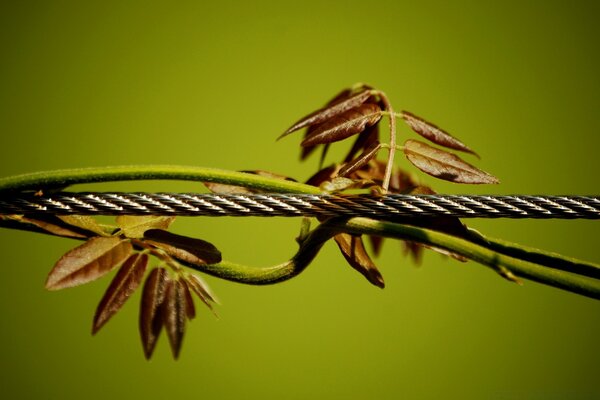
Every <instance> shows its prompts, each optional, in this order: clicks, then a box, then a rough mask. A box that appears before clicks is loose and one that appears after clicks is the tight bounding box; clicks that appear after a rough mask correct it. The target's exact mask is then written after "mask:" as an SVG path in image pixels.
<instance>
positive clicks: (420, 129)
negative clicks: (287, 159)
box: [278, 84, 498, 287]
mask: <svg viewBox="0 0 600 400" xmlns="http://www.w3.org/2000/svg"><path fill="white" fill-rule="evenodd" d="M386 114H387V115H389V116H390V122H392V121H393V119H394V118H396V117H401V118H402V119H403V120H404V121H405V122H406V123H407V125H408V127H409V128H410V129H411V130H412V131H413V132H415V133H417V134H419V135H420V136H422V137H423V138H425V139H427V140H428V141H430V142H432V143H433V144H437V145H439V146H442V147H445V148H447V149H451V150H457V151H461V152H465V153H470V154H472V155H475V156H477V157H479V156H478V155H477V153H475V152H474V151H473V150H472V149H471V148H470V147H468V146H467V145H465V144H464V143H463V142H462V141H460V140H459V139H457V138H456V137H454V136H452V135H450V134H449V133H448V132H446V131H444V130H443V129H441V128H439V127H438V126H436V125H434V124H432V123H430V122H428V121H426V120H425V119H423V118H420V117H417V116H416V115H414V114H412V113H410V112H408V111H402V112H400V113H398V114H395V113H393V111H392V107H391V104H390V102H389V100H388V99H387V97H385V94H384V93H383V92H381V91H379V90H376V89H374V88H373V87H371V86H368V85H364V84H357V85H354V86H353V87H352V88H348V89H344V90H342V91H341V92H340V93H338V94H337V95H336V96H335V97H334V98H333V99H332V100H330V101H329V102H328V103H327V104H326V105H325V106H324V107H323V108H320V109H318V110H317V111H314V112H312V113H310V114H308V115H307V116H305V117H303V118H301V119H300V120H299V121H298V122H296V123H295V124H293V125H292V126H291V127H290V128H288V129H287V130H286V131H285V132H284V133H283V134H282V135H281V136H280V137H279V138H278V139H280V138H282V137H285V136H287V135H289V134H290V133H293V132H295V131H298V130H300V129H302V128H306V132H305V135H304V139H303V140H302V142H301V143H300V145H301V147H302V153H301V159H305V158H306V157H307V156H308V155H309V154H310V153H311V152H312V151H313V150H314V149H315V148H317V147H318V146H319V145H322V146H323V148H324V151H323V156H322V158H321V163H320V166H319V168H320V170H319V171H317V172H316V173H315V174H314V175H313V176H312V177H311V178H309V179H308V181H307V182H306V183H307V184H309V185H313V186H318V187H319V188H321V189H322V190H323V191H326V192H336V193H340V192H343V191H344V190H348V189H355V188H368V189H369V190H370V192H371V193H373V194H381V193H385V192H391V193H407V194H433V193H435V192H434V191H433V189H431V188H429V187H427V186H424V185H421V184H419V182H418V181H417V180H416V179H415V178H414V177H413V176H412V175H411V174H409V173H407V172H404V171H403V170H401V169H395V168H394V166H393V165H391V164H390V158H388V162H387V163H386V162H383V161H380V160H377V159H376V157H377V155H378V153H379V151H380V150H381V149H382V148H386V147H388V148H389V147H390V146H393V144H394V143H395V141H396V140H395V131H394V127H393V124H392V123H390V135H391V142H390V143H388V144H386V143H381V142H380V138H379V122H380V121H381V117H382V116H383V115H386ZM352 136H354V137H355V140H354V142H353V144H352V147H351V148H350V151H349V152H348V153H347V155H346V156H345V157H344V159H343V161H341V162H340V163H338V164H333V165H330V166H328V167H325V168H322V165H321V164H322V163H323V158H324V154H325V152H326V149H327V148H328V146H329V145H331V144H332V143H336V142H339V141H342V140H345V139H348V138H350V137H352ZM392 142H394V143H392ZM402 149H403V152H404V155H405V156H406V158H407V160H408V161H409V162H410V163H411V164H413V165H414V166H415V167H417V168H418V169H420V170H421V171H423V172H425V173H427V174H429V175H431V176H434V177H436V178H439V179H444V180H447V181H451V182H455V183H471V184H482V183H498V180H497V179H496V178H495V177H494V176H492V175H490V174H488V173H487V172H484V171H482V170H480V169H478V168H476V167H474V166H473V165H471V164H469V163H467V162H466V161H464V160H462V159H461V158H460V157H459V156H458V155H456V154H453V153H450V152H448V151H446V150H442V149H440V148H436V147H433V146H430V145H428V144H426V143H424V142H421V141H418V140H414V139H407V140H406V141H405V142H404V146H403V147H402ZM390 150H391V151H393V150H394V149H390ZM391 159H393V157H392V158H391ZM399 222H403V223H410V224H415V225H417V226H422V227H427V228H429V229H435V230H439V231H441V232H448V233H452V234H455V235H459V236H460V235H464V233H465V232H466V227H465V226H464V225H463V224H462V222H460V220H459V219H458V218H425V219H424V218H419V219H414V218H413V219H406V218H405V219H403V221H399ZM334 240H335V242H336V243H337V245H338V247H339V249H340V251H341V253H342V255H343V256H344V258H345V259H346V261H347V262H348V264H349V265H350V266H351V267H352V268H354V269H355V270H357V271H358V272H360V273H361V274H362V275H363V276H365V278H366V279H367V280H368V281H369V282H371V283H372V284H374V285H376V286H379V287H383V286H384V282H383V277H382V276H381V274H380V273H379V271H378V269H377V267H376V266H375V264H374V262H373V261H372V259H371V257H370V256H369V254H368V252H367V251H366V248H365V246H364V243H363V240H362V238H361V237H360V236H353V235H349V234H339V235H336V236H335V237H334ZM369 240H370V242H371V243H372V248H373V251H374V253H375V254H377V253H379V250H380V248H381V244H382V240H383V239H382V238H380V237H376V236H375V237H370V238H369ZM404 248H405V253H407V254H410V255H412V257H413V259H414V260H415V261H416V262H419V261H420V259H421V252H422V249H423V248H425V246H423V245H421V244H418V243H414V242H410V241H406V242H404ZM427 248H430V249H432V250H434V251H437V252H440V253H442V254H444V255H448V256H450V257H453V258H455V259H457V260H460V261H464V257H462V256H459V255H457V254H454V253H452V252H449V251H447V250H444V249H439V248H435V247H431V246H427Z"/></svg>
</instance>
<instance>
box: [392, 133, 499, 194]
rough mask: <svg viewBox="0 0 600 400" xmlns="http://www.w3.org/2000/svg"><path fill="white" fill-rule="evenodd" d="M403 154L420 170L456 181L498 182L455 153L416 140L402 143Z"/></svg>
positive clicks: (474, 182)
mask: <svg viewBox="0 0 600 400" xmlns="http://www.w3.org/2000/svg"><path fill="white" fill-rule="evenodd" d="M404 155H405V156H406V158H407V159H408V160H409V161H410V162H411V163H412V164H413V165H414V166H415V167H417V168H419V169H420V170H421V171H423V172H425V173H427V174H429V175H431V176H435V177H436V178H439V179H444V180H447V181H451V182H456V183H470V184H484V183H499V181H498V179H496V178H495V177H494V176H492V175H490V174H488V173H487V172H484V171H482V170H480V169H478V168H476V167H474V166H472V165H471V164H468V163H467V162H465V161H463V160H462V159H461V158H460V157H458V156H456V155H455V154H452V153H448V152H446V151H444V150H440V149H437V148H435V147H431V146H429V145H428V144H426V143H423V142H419V141H418V140H412V139H409V140H407V141H406V142H405V143H404Z"/></svg>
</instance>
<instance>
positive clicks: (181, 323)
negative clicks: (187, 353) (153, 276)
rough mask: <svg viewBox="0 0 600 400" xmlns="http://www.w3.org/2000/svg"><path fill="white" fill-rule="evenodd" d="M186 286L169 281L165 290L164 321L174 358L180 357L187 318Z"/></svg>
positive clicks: (177, 281)
mask: <svg viewBox="0 0 600 400" xmlns="http://www.w3.org/2000/svg"><path fill="white" fill-rule="evenodd" d="M185 290H186V286H185V285H184V283H183V282H181V281H180V280H176V281H174V280H169V281H167V285H166V288H165V300H164V314H163V320H164V325H165V330H166V331H167V336H168V337H169V343H170V344H171V352H172V353H173V358H175V359H177V358H178V357H179V351H180V350H181V343H182V341H183V335H184V334H185V322H186V317H187V310H186V306H187V302H186V297H185Z"/></svg>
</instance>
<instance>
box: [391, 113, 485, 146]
mask: <svg viewBox="0 0 600 400" xmlns="http://www.w3.org/2000/svg"><path fill="white" fill-rule="evenodd" d="M401 115H402V119H404V121H405V122H406V123H407V124H408V126H410V128H411V129H412V130H413V131H415V132H416V133H418V134H419V135H421V136H423V137H424V138H425V139H428V140H430V141H432V142H433V143H435V144H439V145H440V146H444V147H447V148H449V149H454V150H459V151H464V152H466V153H471V154H473V155H475V156H477V157H479V155H478V154H477V153H475V152H474V151H473V150H471V149H470V148H469V147H467V145H466V144H464V143H463V142H461V141H460V140H458V139H457V138H455V137H454V136H452V135H451V134H449V133H448V132H446V131H444V130H443V129H441V128H439V127H437V126H436V125H434V124H432V123H431V122H427V121H425V120H424V119H423V118H420V117H417V116H416V115H414V114H411V113H409V112H408V111H402V113H401Z"/></svg>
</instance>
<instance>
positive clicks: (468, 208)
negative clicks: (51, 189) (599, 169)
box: [0, 192, 600, 219]
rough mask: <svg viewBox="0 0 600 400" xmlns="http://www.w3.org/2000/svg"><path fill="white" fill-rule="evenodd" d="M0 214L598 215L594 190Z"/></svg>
mask: <svg viewBox="0 0 600 400" xmlns="http://www.w3.org/2000/svg"><path fill="white" fill-rule="evenodd" d="M0 214H55V215H72V214H78V215H186V216H213V217H216V216H236V217H241V216H261V217H299V216H306V217H333V216H348V217H354V216H362V217H370V218H378V219H390V218H394V217H440V216H447V217H460V218H537V219H543V218H560V219H575V218H585V219H600V196H545V195H540V196H534V195H510V196H485V195H404V194H389V195H386V196H369V195H350V196H347V195H310V194H251V195H248V194H227V195H219V194H205V193H201V194H199V193H121V192H111V193H104V192H78V193H69V192H59V193H52V194H48V195H42V196H38V195H35V194H28V193H11V194H6V193H4V194H2V195H0Z"/></svg>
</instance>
